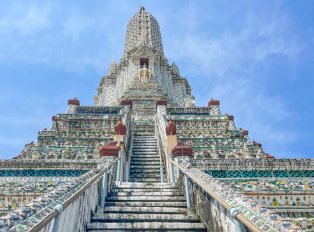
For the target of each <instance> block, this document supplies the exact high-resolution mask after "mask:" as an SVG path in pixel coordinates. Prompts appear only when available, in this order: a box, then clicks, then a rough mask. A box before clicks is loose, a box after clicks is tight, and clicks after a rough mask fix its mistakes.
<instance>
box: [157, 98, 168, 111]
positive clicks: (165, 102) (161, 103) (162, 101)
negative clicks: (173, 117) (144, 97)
mask: <svg viewBox="0 0 314 232" xmlns="http://www.w3.org/2000/svg"><path fill="white" fill-rule="evenodd" d="M158 106H167V101H165V100H161V99H160V100H157V101H156V109H157V107H158Z"/></svg>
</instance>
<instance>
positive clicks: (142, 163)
mask: <svg viewBox="0 0 314 232" xmlns="http://www.w3.org/2000/svg"><path fill="white" fill-rule="evenodd" d="M145 164H146V165H158V166H159V165H160V162H158V161H146V160H141V161H137V162H132V160H131V166H132V165H145Z"/></svg>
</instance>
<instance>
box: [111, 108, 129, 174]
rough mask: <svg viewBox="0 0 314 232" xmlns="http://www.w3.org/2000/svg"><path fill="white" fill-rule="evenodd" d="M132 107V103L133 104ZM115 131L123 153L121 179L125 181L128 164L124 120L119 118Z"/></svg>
mask: <svg viewBox="0 0 314 232" xmlns="http://www.w3.org/2000/svg"><path fill="white" fill-rule="evenodd" d="M131 105H132V102H131ZM114 130H115V132H116V135H115V136H114V141H115V142H116V143H117V146H118V147H119V148H120V149H121V151H122V157H121V164H122V169H121V177H122V180H123V177H124V176H125V175H124V172H125V170H124V167H125V165H124V164H125V162H126V158H125V156H126V154H125V147H124V135H125V134H126V127H125V125H123V123H122V118H121V117H119V121H118V123H117V125H116V126H115V127H114Z"/></svg>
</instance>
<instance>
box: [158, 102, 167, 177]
mask: <svg viewBox="0 0 314 232" xmlns="http://www.w3.org/2000/svg"><path fill="white" fill-rule="evenodd" d="M161 107H162V106H158V107H157V115H156V130H157V131H156V137H157V141H158V144H157V147H158V150H159V151H160V152H161V157H162V159H163V161H164V162H163V163H164V164H165V169H166V173H167V181H168V182H170V177H169V175H168V173H169V169H170V167H169V165H168V162H167V135H166V127H167V121H166V116H165V113H164V112H161ZM160 165H161V167H162V161H161V164H160Z"/></svg>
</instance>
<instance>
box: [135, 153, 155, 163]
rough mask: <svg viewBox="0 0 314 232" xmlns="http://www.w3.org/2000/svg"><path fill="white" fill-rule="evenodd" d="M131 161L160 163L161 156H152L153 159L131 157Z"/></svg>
mask: <svg viewBox="0 0 314 232" xmlns="http://www.w3.org/2000/svg"><path fill="white" fill-rule="evenodd" d="M131 161H136V162H138V161H160V157H159V156H155V155H154V156H152V157H147V156H134V155H132V156H131Z"/></svg>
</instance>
